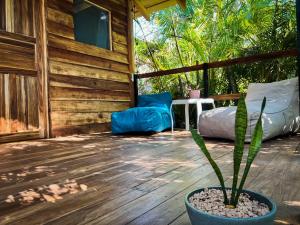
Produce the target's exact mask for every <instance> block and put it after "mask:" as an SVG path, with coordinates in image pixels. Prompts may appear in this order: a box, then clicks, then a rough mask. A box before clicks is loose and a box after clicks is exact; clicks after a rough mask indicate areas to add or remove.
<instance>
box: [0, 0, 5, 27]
mask: <svg viewBox="0 0 300 225" xmlns="http://www.w3.org/2000/svg"><path fill="white" fill-rule="evenodd" d="M0 30H6V17H5V0H0Z"/></svg>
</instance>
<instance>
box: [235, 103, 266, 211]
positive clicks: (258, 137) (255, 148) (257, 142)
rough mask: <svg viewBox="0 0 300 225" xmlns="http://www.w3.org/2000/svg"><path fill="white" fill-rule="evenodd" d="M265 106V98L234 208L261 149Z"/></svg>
mask: <svg viewBox="0 0 300 225" xmlns="http://www.w3.org/2000/svg"><path fill="white" fill-rule="evenodd" d="M265 106H266V97H264V99H263V102H262V106H261V111H260V115H259V118H258V121H257V123H256V126H255V129H254V133H253V135H252V139H251V144H250V147H249V152H248V157H247V163H246V166H245V170H244V174H243V176H242V179H241V183H240V186H239V188H238V191H237V194H236V197H235V199H234V204H233V205H235V206H236V205H237V203H238V200H239V197H240V194H241V192H242V190H243V187H244V184H245V181H246V179H247V176H248V173H249V171H250V168H251V164H252V163H253V161H254V159H255V157H256V156H257V153H258V152H259V150H260V147H261V143H262V139H263V127H262V114H263V111H264V109H265Z"/></svg>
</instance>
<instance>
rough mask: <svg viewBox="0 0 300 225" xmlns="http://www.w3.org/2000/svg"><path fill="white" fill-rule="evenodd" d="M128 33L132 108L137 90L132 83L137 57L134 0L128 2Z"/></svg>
mask: <svg viewBox="0 0 300 225" xmlns="http://www.w3.org/2000/svg"><path fill="white" fill-rule="evenodd" d="M127 7H128V9H127V11H128V21H127V26H128V32H127V43H128V62H129V73H130V74H129V75H128V79H129V88H130V98H131V104H130V106H131V107H134V106H135V90H134V88H135V87H134V84H133V81H132V76H133V74H134V72H135V57H134V30H133V14H134V4H133V0H128V6H127Z"/></svg>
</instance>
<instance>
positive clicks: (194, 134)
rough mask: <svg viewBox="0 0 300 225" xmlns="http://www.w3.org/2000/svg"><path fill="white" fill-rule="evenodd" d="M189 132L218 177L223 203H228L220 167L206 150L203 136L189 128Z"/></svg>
mask: <svg viewBox="0 0 300 225" xmlns="http://www.w3.org/2000/svg"><path fill="white" fill-rule="evenodd" d="M191 133H192V137H193V139H194V141H195V142H196V144H197V145H198V146H199V148H200V149H201V151H202V152H203V154H204V155H205V156H206V158H207V159H208V161H209V163H210V165H211V166H212V168H213V169H214V171H215V173H216V175H217V177H218V179H219V182H220V185H221V187H222V191H223V195H224V204H225V205H228V197H227V193H226V189H225V182H224V178H223V175H222V172H221V170H220V168H219V167H218V165H217V163H216V162H215V161H214V160H213V158H212V157H211V155H210V153H209V151H208V150H207V148H206V145H205V143H204V140H203V138H202V137H201V136H200V135H199V134H198V133H197V131H196V130H191Z"/></svg>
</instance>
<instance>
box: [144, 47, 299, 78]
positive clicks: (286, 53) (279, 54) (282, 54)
mask: <svg viewBox="0 0 300 225" xmlns="http://www.w3.org/2000/svg"><path fill="white" fill-rule="evenodd" d="M297 55H298V51H297V50H296V49H290V50H283V51H276V52H270V53H264V54H258V55H253V56H246V57H241V58H236V59H229V60H224V61H217V62H211V63H207V66H208V69H211V68H221V67H227V66H233V65H239V64H249V63H255V62H260V61H265V60H270V59H277V58H286V57H295V56H297ZM203 69H204V64H199V65H195V66H187V67H181V68H176V69H170V70H161V71H157V72H151V73H143V74H138V76H139V78H149V77H158V76H166V75H171V74H177V73H185V72H192V71H198V70H203Z"/></svg>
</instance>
